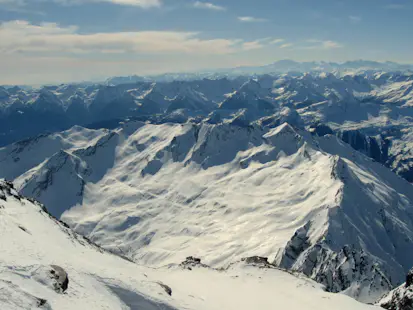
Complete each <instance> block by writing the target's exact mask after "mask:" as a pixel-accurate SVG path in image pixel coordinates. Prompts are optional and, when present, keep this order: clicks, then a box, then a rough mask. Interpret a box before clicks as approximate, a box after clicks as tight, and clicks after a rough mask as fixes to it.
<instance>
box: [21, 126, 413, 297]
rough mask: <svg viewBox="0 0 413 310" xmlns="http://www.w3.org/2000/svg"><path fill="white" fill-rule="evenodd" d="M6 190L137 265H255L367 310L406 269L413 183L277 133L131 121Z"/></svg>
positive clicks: (295, 135)
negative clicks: (307, 281)
mask: <svg viewBox="0 0 413 310" xmlns="http://www.w3.org/2000/svg"><path fill="white" fill-rule="evenodd" d="M15 181H16V185H17V187H18V189H19V191H20V192H21V193H23V194H25V195H27V196H32V197H35V198H36V199H38V200H40V201H41V202H44V203H47V205H48V206H49V207H50V211H51V212H52V214H54V215H55V216H57V217H60V216H61V217H62V219H64V220H65V221H66V222H67V223H69V225H70V226H71V227H73V228H74V229H75V230H76V231H77V232H79V233H81V234H84V235H86V236H88V237H89V238H90V239H91V240H93V241H94V242H97V243H98V244H100V245H101V246H103V247H104V248H106V249H110V250H111V251H115V252H117V253H121V254H123V255H125V256H128V257H129V258H131V259H133V260H134V261H138V262H140V263H143V264H147V265H152V266H162V265H165V264H169V263H175V262H179V261H182V260H183V259H184V258H185V257H186V256H191V255H194V256H197V257H201V258H202V259H203V260H204V261H205V262H206V263H207V264H209V265H212V266H215V267H225V266H228V265H229V264H230V263H232V262H234V261H238V260H240V259H241V258H243V257H248V256H254V255H259V256H264V257H269V258H270V260H271V261H274V263H276V264H277V265H280V266H282V267H283V268H287V269H292V270H298V271H300V272H303V273H304V274H306V275H308V276H310V277H312V278H313V279H316V280H317V281H318V282H320V283H322V284H324V285H326V287H327V289H328V290H330V291H333V292H341V291H343V292H345V293H346V294H348V295H350V296H353V297H356V298H358V299H359V300H362V301H365V302H373V301H375V300H376V299H378V298H379V297H381V296H382V295H383V294H384V293H386V292H388V291H389V290H391V289H392V288H393V287H394V286H396V285H399V284H400V283H401V282H402V281H403V280H404V274H405V273H406V272H407V270H409V269H410V267H411V261H412V257H413V246H412V241H413V231H412V227H413V223H412V222H413V220H412V219H413V216H412V208H413V191H412V185H411V184H409V183H408V182H406V181H404V180H403V179H401V178H399V177H397V176H396V175H395V174H394V173H392V172H391V171H389V170H388V169H386V168H385V167H383V166H382V165H380V164H378V163H375V162H373V161H372V160H371V159H369V158H367V157H366V156H364V155H362V154H360V153H358V152H356V151H354V150H353V149H352V148H351V147H350V146H349V145H347V144H345V143H343V142H342V141H340V140H338V139H337V138H336V137H334V136H326V137H321V138H318V137H313V136H310V134H309V133H307V132H305V131H298V130H295V129H294V128H292V127H291V126H289V125H288V124H283V125H281V126H279V127H276V128H274V129H263V128H261V127H258V126H246V127H241V126H235V125H231V124H219V125H209V124H201V125H196V124H191V123H188V124H184V125H181V124H163V125H151V124H145V123H140V122H129V123H126V124H125V125H124V126H123V127H121V128H119V129H117V130H114V131H111V132H108V133H107V134H106V135H105V136H103V137H101V138H100V139H99V140H98V141H97V142H96V144H94V145H91V146H89V147H86V148H83V149H82V148H78V149H75V150H65V151H60V152H58V153H56V154H54V155H53V156H52V157H50V158H49V159H47V160H45V161H44V162H42V163H41V164H40V165H38V166H37V167H34V168H33V169H31V170H29V171H27V172H26V173H24V174H22V175H21V176H19V177H18V178H17V179H16V180H15Z"/></svg>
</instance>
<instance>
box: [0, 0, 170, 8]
mask: <svg viewBox="0 0 413 310" xmlns="http://www.w3.org/2000/svg"><path fill="white" fill-rule="evenodd" d="M32 2H54V3H59V4H63V5H79V4H84V3H98V2H106V3H112V4H118V5H124V6H137V7H141V8H151V7H160V6H161V5H162V2H161V0H30V1H29V0H0V4H12V5H15V6H25V5H27V4H28V3H32Z"/></svg>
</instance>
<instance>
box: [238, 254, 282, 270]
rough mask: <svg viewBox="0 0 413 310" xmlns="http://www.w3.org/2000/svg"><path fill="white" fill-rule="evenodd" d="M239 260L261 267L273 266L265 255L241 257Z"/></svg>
mask: <svg viewBox="0 0 413 310" xmlns="http://www.w3.org/2000/svg"><path fill="white" fill-rule="evenodd" d="M241 261H243V262H245V263H246V264H249V265H254V266H258V267H262V268H274V267H275V265H273V264H271V263H270V262H269V261H268V258H267V257H261V256H251V257H245V258H242V259H241Z"/></svg>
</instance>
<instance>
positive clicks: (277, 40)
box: [270, 39, 285, 44]
mask: <svg viewBox="0 0 413 310" xmlns="http://www.w3.org/2000/svg"><path fill="white" fill-rule="evenodd" d="M283 42H285V40H284V39H274V40H272V41H271V42H270V44H279V43H283Z"/></svg>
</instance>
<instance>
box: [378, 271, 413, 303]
mask: <svg viewBox="0 0 413 310" xmlns="http://www.w3.org/2000/svg"><path fill="white" fill-rule="evenodd" d="M378 304H379V305H380V306H382V307H383V308H385V309H389V310H412V309H413V269H411V270H410V271H409V273H408V274H407V276H406V283H404V284H403V285H401V286H399V287H398V288H396V289H395V290H393V291H391V292H390V293H389V294H388V295H386V296H385V297H384V298H383V299H382V300H380V301H379V303H378Z"/></svg>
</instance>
